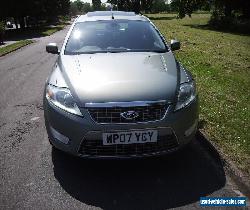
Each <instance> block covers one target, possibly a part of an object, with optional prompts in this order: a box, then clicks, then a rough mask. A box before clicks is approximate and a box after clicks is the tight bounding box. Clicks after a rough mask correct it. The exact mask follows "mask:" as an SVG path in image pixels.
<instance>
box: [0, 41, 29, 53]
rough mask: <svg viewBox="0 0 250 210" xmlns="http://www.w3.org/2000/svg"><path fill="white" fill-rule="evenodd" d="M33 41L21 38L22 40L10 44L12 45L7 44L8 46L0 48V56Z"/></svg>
mask: <svg viewBox="0 0 250 210" xmlns="http://www.w3.org/2000/svg"><path fill="white" fill-rule="evenodd" d="M32 42H33V41H32V40H21V41H18V42H16V43H14V44H10V45H7V46H6V47H1V48H0V57H1V56H3V55H5V54H8V53H10V52H13V51H15V50H17V49H19V48H21V47H23V46H25V45H28V44H31V43H32Z"/></svg>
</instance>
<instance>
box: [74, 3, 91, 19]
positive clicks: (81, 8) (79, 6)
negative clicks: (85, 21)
mask: <svg viewBox="0 0 250 210" xmlns="http://www.w3.org/2000/svg"><path fill="white" fill-rule="evenodd" d="M90 11H92V7H91V5H90V3H86V2H82V1H81V0H76V1H74V2H71V3H70V14H71V15H72V16H75V15H81V14H84V13H87V12H90Z"/></svg>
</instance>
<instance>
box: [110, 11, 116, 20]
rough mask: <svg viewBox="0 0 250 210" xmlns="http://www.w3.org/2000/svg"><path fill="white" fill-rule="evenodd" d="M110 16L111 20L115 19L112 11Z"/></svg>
mask: <svg viewBox="0 0 250 210" xmlns="http://www.w3.org/2000/svg"><path fill="white" fill-rule="evenodd" d="M111 18H112V20H114V19H115V17H114V14H113V12H112V17H111Z"/></svg>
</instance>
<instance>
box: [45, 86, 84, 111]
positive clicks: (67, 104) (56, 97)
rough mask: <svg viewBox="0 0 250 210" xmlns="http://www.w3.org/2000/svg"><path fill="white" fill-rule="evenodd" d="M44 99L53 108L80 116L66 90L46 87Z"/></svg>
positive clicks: (68, 91)
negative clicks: (52, 105) (53, 106)
mask: <svg viewBox="0 0 250 210" xmlns="http://www.w3.org/2000/svg"><path fill="white" fill-rule="evenodd" d="M46 98H47V99H48V101H49V102H51V103H52V104H54V105H55V106H57V107H59V108H61V109H63V110H65V111H67V112H70V113H72V114H75V115H79V116H82V113H81V112H80V110H79V108H78V106H77V105H76V103H75V100H74V98H73V96H72V95H71V93H70V90H69V89H68V88H59V87H56V86H53V85H48V86H47V90H46Z"/></svg>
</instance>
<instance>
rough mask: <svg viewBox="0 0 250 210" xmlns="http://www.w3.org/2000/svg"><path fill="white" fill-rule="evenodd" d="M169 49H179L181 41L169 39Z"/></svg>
mask: <svg viewBox="0 0 250 210" xmlns="http://www.w3.org/2000/svg"><path fill="white" fill-rule="evenodd" d="M170 46H171V50H172V51H175V50H179V49H180V48H181V43H180V42H179V41H177V40H173V39H172V40H171V45H170Z"/></svg>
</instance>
